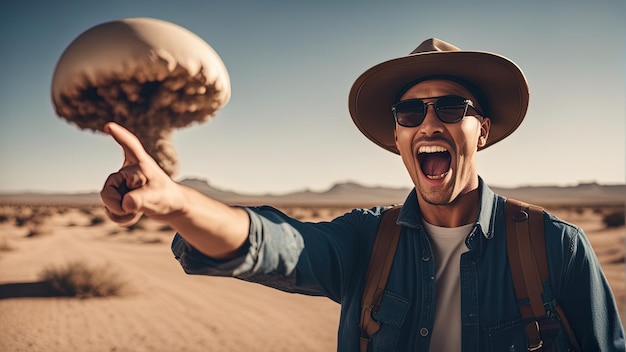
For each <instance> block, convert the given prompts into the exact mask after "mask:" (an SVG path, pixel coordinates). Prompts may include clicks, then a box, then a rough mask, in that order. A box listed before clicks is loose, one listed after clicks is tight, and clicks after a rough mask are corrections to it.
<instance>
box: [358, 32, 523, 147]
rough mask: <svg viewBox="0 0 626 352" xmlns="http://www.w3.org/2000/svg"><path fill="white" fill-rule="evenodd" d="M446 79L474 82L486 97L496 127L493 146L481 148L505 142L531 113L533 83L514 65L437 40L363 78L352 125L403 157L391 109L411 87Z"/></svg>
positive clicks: (488, 113) (484, 102)
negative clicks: (402, 93)
mask: <svg viewBox="0 0 626 352" xmlns="http://www.w3.org/2000/svg"><path fill="white" fill-rule="evenodd" d="M442 76H446V77H451V78H453V79H457V80H460V81H464V82H468V83H469V84H470V85H472V86H474V88H475V89H477V90H478V91H479V94H480V95H482V97H476V98H477V99H478V100H479V104H481V107H482V109H483V113H484V114H485V115H486V116H485V117H489V118H490V119H491V127H490V130H489V138H488V139H487V143H486V144H485V145H484V146H483V147H482V148H480V149H484V148H487V147H489V146H491V145H493V144H495V143H497V142H499V141H501V140H502V139H504V138H505V137H507V136H508V135H510V134H511V133H513V131H515V130H516V129H517V127H518V126H519V125H520V124H521V123H522V120H523V119H524V116H525V115H526V110H527V109H528V99H529V93H528V82H527V81H526V77H524V73H523V72H522V70H521V69H520V68H519V67H518V66H517V65H516V64H515V63H514V62H513V61H511V60H509V59H507V58H506V57H504V56H501V55H498V54H494V53H490V52H484V51H466V50H461V49H459V48H457V47H456V46H454V45H452V44H449V43H446V42H444V41H443V40H440V39H436V38H431V39H428V40H426V41H424V42H423V43H422V44H420V45H419V46H418V47H417V48H416V49H415V50H413V52H411V53H410V54H409V55H407V56H403V57H400V58H396V59H392V60H389V61H385V62H383V63H380V64H378V65H376V66H374V67H372V68H370V69H369V70H367V71H365V72H364V73H363V74H362V75H361V76H359V78H357V80H356V81H355V82H354V84H353V85H352V89H351V90H350V96H349V102H348V106H349V110H350V115H351V116H352V120H353V121H354V123H355V124H356V126H357V127H358V128H359V130H360V131H361V132H362V133H363V134H364V135H365V136H366V137H367V138H369V139H370V140H371V141H373V142H374V143H376V144H378V145H379V146H381V147H383V148H385V149H387V150H389V151H391V152H393V153H396V154H399V152H398V149H397V148H396V145H395V142H394V135H393V130H394V127H395V122H394V119H393V115H392V113H391V106H392V105H393V104H394V103H395V102H396V101H397V100H398V99H399V98H400V97H399V94H400V92H402V91H403V90H405V89H406V88H408V86H409V84H412V83H415V82H417V81H419V80H421V79H424V78H428V77H442ZM481 100H482V101H481Z"/></svg>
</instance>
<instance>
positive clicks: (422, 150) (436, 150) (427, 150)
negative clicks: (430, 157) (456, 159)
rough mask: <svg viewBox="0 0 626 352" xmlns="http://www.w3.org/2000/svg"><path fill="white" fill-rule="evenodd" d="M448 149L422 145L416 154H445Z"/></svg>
mask: <svg viewBox="0 0 626 352" xmlns="http://www.w3.org/2000/svg"><path fill="white" fill-rule="evenodd" d="M447 151H448V149H446V148H444V147H442V146H440V145H424V146H421V147H420V148H419V150H418V151H417V152H418V153H441V152H447Z"/></svg>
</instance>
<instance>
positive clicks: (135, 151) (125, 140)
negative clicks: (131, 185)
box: [103, 122, 148, 166]
mask: <svg viewBox="0 0 626 352" xmlns="http://www.w3.org/2000/svg"><path fill="white" fill-rule="evenodd" d="M103 130H104V132H106V133H108V134H109V135H111V137H113V139H115V141H116V142H117V144H119V145H120V146H121V147H122V149H123V150H124V166H128V165H130V164H136V163H138V162H139V161H141V160H143V159H145V158H147V157H148V153H147V152H146V150H145V149H144V147H143V145H142V144H141V142H140V141H139V139H138V138H137V136H135V135H134V134H133V133H132V132H130V131H129V130H127V129H126V128H124V127H122V126H120V125H118V124H117V123H115V122H108V123H107V124H106V125H104V129H103Z"/></svg>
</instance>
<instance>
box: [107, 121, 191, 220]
mask: <svg viewBox="0 0 626 352" xmlns="http://www.w3.org/2000/svg"><path fill="white" fill-rule="evenodd" d="M104 131H105V132H106V133H108V134H110V135H111V136H112V137H113V138H114V139H115V141H116V142H117V143H118V144H119V145H120V146H121V147H122V149H123V150H124V163H123V165H122V168H121V169H120V170H119V171H118V172H115V173H113V174H111V175H109V177H108V178H107V180H106V182H105V183H104V187H103V188H102V191H101V192H100V197H101V198H102V202H103V203H104V206H105V208H106V210H107V214H108V216H109V218H111V220H113V221H114V222H116V223H118V224H120V225H122V226H130V225H132V224H134V223H136V222H137V221H139V219H140V218H141V216H142V215H143V214H144V213H145V214H146V215H148V216H150V217H152V218H154V219H156V220H167V219H168V218H169V217H172V216H175V215H177V214H178V213H179V212H180V211H181V210H182V204H183V196H182V194H181V192H180V190H179V185H178V184H176V183H175V182H174V181H173V180H172V179H171V178H170V177H169V176H168V175H167V174H166V173H165V172H164V171H163V170H162V169H161V168H160V167H159V165H158V164H157V163H156V161H154V159H152V157H150V155H149V154H148V153H147V152H146V151H145V149H144V148H143V146H142V144H141V142H140V141H139V139H137V137H136V136H135V135H133V134H132V133H131V132H130V131H128V130H127V129H125V128H124V127H122V126H120V125H118V124H116V123H113V122H109V123H107V124H106V125H105V126H104Z"/></svg>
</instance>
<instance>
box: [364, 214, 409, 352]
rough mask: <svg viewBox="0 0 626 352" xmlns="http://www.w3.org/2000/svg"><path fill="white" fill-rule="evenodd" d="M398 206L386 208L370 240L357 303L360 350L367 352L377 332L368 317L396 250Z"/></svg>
mask: <svg viewBox="0 0 626 352" xmlns="http://www.w3.org/2000/svg"><path fill="white" fill-rule="evenodd" d="M399 213H400V206H395V207H393V208H390V209H387V210H386V211H385V212H384V213H383V215H382V216H381V220H380V225H379V226H378V232H377V233H376V238H375V239H374V245H373V247H372V254H371V255H370V261H369V264H368V267H367V276H366V280H365V289H364V290H363V300H362V303H361V323H360V324H359V326H360V327H361V343H360V347H361V351H362V352H366V351H367V345H368V343H369V340H370V336H372V335H373V334H374V333H376V332H377V331H378V329H380V325H379V324H378V322H376V321H375V320H374V319H373V318H372V312H373V311H374V309H375V308H376V307H377V306H378V305H380V302H381V300H382V296H383V292H384V290H385V286H386V285H387V279H388V278H389V272H390V271H391V265H392V264H393V258H394V257H395V254H396V248H397V247H398V240H399V238H400V229H401V226H400V225H398V224H396V221H397V219H398V214H399Z"/></svg>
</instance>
